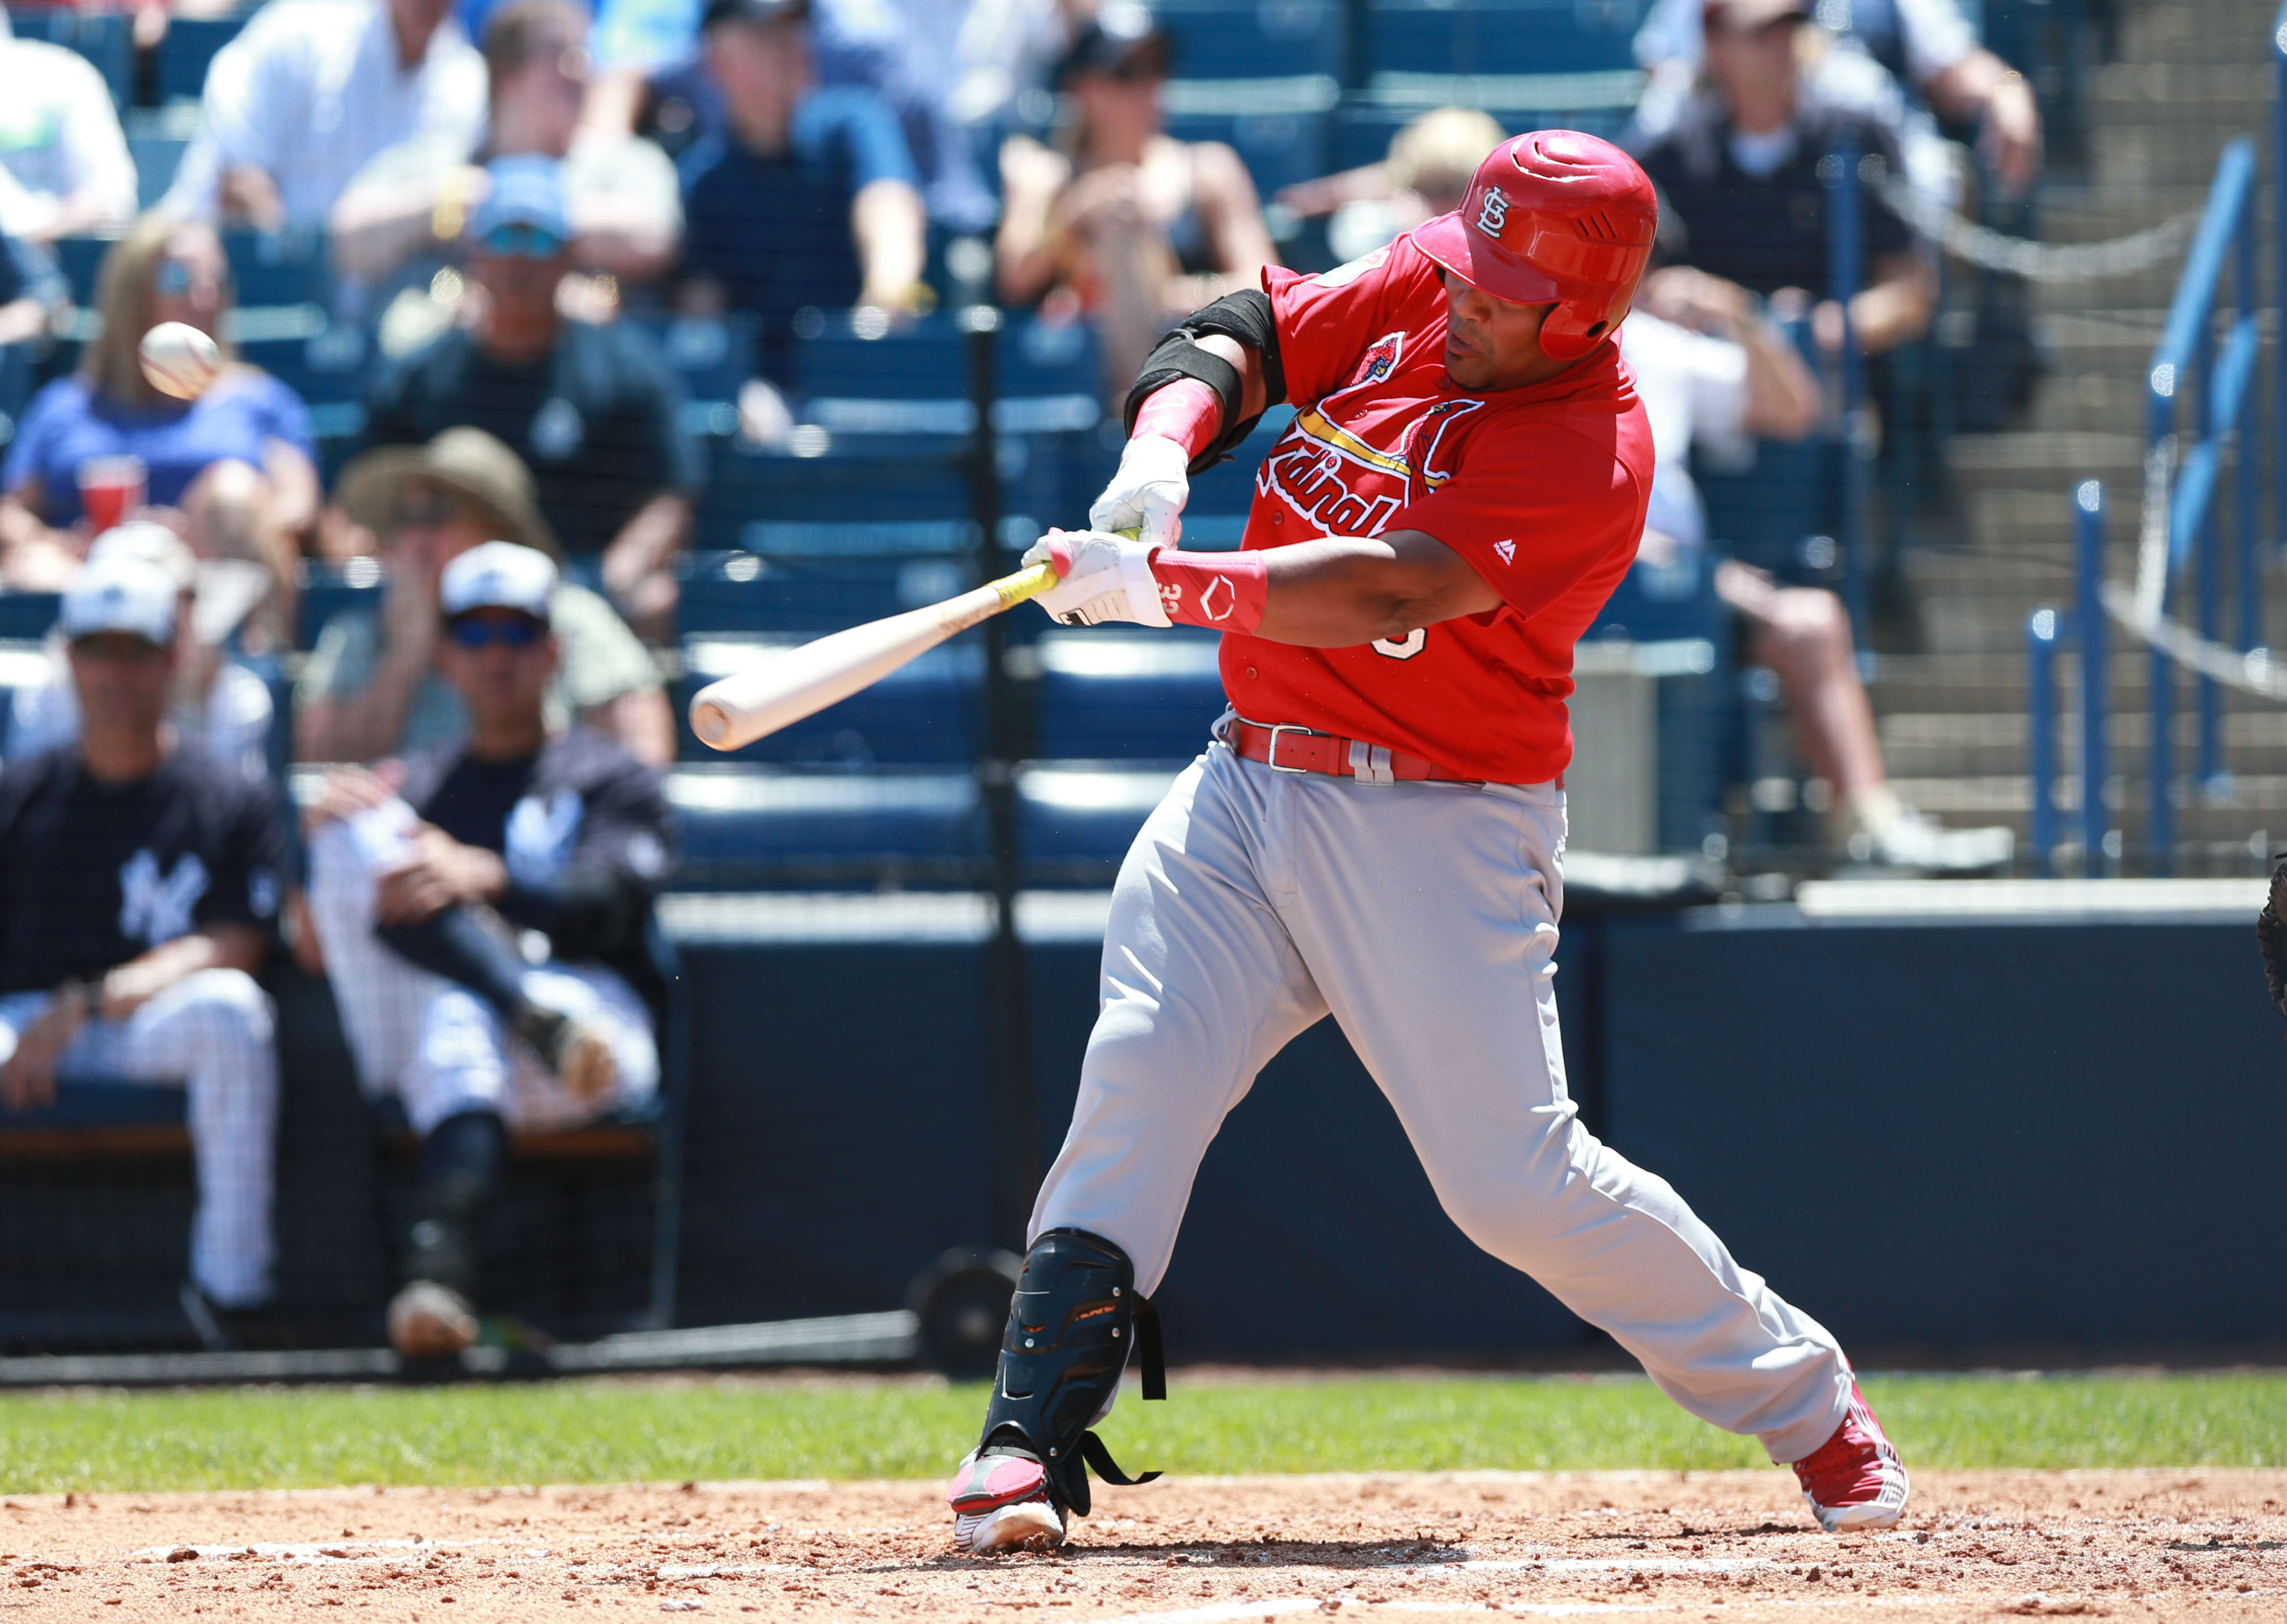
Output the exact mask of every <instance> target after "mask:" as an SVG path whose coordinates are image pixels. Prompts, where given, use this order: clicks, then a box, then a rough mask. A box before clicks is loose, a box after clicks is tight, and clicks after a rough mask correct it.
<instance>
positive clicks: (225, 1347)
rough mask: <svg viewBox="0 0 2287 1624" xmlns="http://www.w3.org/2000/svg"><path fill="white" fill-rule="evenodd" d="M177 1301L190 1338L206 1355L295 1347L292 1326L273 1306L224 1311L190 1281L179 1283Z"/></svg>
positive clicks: (266, 1304)
mask: <svg viewBox="0 0 2287 1624" xmlns="http://www.w3.org/2000/svg"><path fill="white" fill-rule="evenodd" d="M177 1300H178V1302H180V1303H181V1304H182V1306H183V1318H184V1319H186V1320H188V1321H190V1326H191V1335H194V1336H195V1337H197V1338H198V1342H199V1346H200V1347H201V1348H202V1349H204V1350H205V1351H207V1352H209V1353H245V1352H249V1351H255V1350H270V1349H277V1348H291V1347H293V1346H295V1345H296V1340H297V1339H296V1338H295V1336H294V1335H293V1327H292V1325H291V1323H290V1321H289V1320H288V1319H285V1318H284V1317H282V1316H281V1314H280V1313H279V1311H278V1306H277V1304H276V1303H256V1304H255V1305H254V1306H252V1307H250V1308H226V1307H224V1306H223V1305H222V1304H221V1303H218V1302H216V1301H215V1300H214V1299H213V1298H212V1297H210V1296H209V1295H207V1294H206V1293H205V1292H204V1291H202V1290H201V1289H200V1288H199V1287H198V1285H197V1283H196V1282H194V1281H191V1280H185V1281H184V1282H183V1287H182V1290H181V1292H180V1293H179V1294H178V1298H177Z"/></svg>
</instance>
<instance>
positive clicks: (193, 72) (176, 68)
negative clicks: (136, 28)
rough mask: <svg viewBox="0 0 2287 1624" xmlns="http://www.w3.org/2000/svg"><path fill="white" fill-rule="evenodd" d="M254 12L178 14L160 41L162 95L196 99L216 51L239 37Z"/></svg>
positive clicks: (169, 98)
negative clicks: (216, 14)
mask: <svg viewBox="0 0 2287 1624" xmlns="http://www.w3.org/2000/svg"><path fill="white" fill-rule="evenodd" d="M251 15H252V12H251V11H250V10H249V11H247V12H240V13H239V14H238V15H237V16H235V17H177V18H174V19H172V20H170V21H169V23H168V24H167V37H166V38H165V39H163V40H162V41H161V42H160V43H159V99H160V101H161V102H162V103H165V102H170V101H196V100H197V99H199V94H200V92H201V91H204V90H205V89H206V83H207V67H208V64H210V63H211V62H212V61H213V60H214V59H215V52H216V51H220V50H221V49H222V48H223V47H224V46H225V45H227V44H230V42H231V41H232V40H233V39H236V38H237V37H238V31H239V30H240V29H241V28H244V27H245V26H246V20H247V18H248V17H249V16H251Z"/></svg>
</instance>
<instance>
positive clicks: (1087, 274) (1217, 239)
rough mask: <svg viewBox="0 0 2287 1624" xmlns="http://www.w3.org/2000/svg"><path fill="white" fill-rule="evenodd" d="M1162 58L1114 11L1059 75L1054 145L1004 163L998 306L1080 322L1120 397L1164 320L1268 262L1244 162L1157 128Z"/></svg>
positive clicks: (1129, 17)
mask: <svg viewBox="0 0 2287 1624" xmlns="http://www.w3.org/2000/svg"><path fill="white" fill-rule="evenodd" d="M1170 50H1171V48H1170V45H1169V43H1168V39H1167V36H1166V35H1165V34H1163V33H1161V32H1160V31H1159V25H1158V24H1157V23H1156V22H1155V21H1154V20H1152V17H1151V13H1150V12H1147V11H1145V10H1144V8H1143V7H1142V6H1140V5H1136V4H1131V0H1111V3H1110V4H1106V5H1105V6H1104V8H1103V9H1102V10H1101V11H1099V12H1097V13H1096V20H1094V21H1093V22H1092V23H1090V24H1089V25H1088V27H1087V28H1085V29H1084V30H1082V32H1081V33H1080V37H1079V38H1078V39H1077V40H1075V41H1074V42H1073V44H1072V49H1071V50H1070V51H1067V52H1066V53H1065V55H1064V61H1063V62H1062V63H1061V64H1060V65H1059V66H1058V67H1057V69H1056V84H1057V87H1058V88H1059V89H1060V90H1062V91H1064V107H1065V109H1066V115H1065V120H1064V123H1063V125H1062V126H1061V127H1060V128H1059V129H1058V131H1056V136H1055V138H1054V145H1053V146H1050V147H1044V146H1042V145H1041V143H1040V142H1038V141H1035V140H1033V139H1032V138H1031V137H1029V136H1022V135H1019V136H1011V137H1010V138H1009V140H1008V142H1007V144H1006V145H1004V146H1003V147H1002V148H1001V186H1002V191H1003V198H1004V201H1003V206H1002V209H1001V234H1000V238H999V241H998V242H997V243H996V244H995V246H994V258H995V262H996V265H997V267H998V279H999V283H1000V289H1001V300H1002V302H1003V303H1006V304H1010V305H1032V304H1036V303H1037V304H1039V305H1041V306H1042V308H1043V309H1044V310H1046V311H1050V312H1054V311H1057V310H1062V311H1064V312H1066V313H1075V314H1078V313H1085V314H1086V315H1088V317H1089V319H1090V320H1092V321H1095V322H1096V328H1097V330H1098V332H1099V333H1100V334H1101V335H1102V337H1103V340H1104V376H1105V379H1106V382H1107V384H1108V385H1109V386H1110V387H1111V388H1112V390H1113V391H1114V392H1116V393H1120V394H1125V393H1126V392H1127V388H1128V380H1130V379H1131V378H1133V377H1134V376H1136V370H1137V368H1140V367H1141V366H1142V365H1143V362H1144V356H1145V354H1146V353H1149V352H1150V350H1151V346H1152V345H1154V344H1156V343H1158V342H1159V337H1160V335H1161V334H1163V333H1165V332H1166V331H1167V326H1168V324H1169V323H1170V322H1171V321H1174V320H1175V318H1176V317H1177V316H1179V315H1182V314H1183V313H1185V312H1187V311H1192V310H1197V309H1199V307H1200V306H1201V305H1207V304H1212V303H1213V302H1214V301H1215V300H1216V299H1218V298H1220V297H1223V295H1224V294H1226V293H1231V292H1234V291H1236V290H1238V289H1242V288H1252V287H1254V285H1255V282H1256V281H1257V279H1258V278H1259V277H1260V276H1261V275H1262V267H1263V265H1264V264H1265V263H1266V262H1268V261H1269V259H1270V230H1269V228H1268V227H1267V226H1264V225H1263V223H1262V204H1261V202H1260V201H1259V200H1258V199H1257V198H1256V196H1255V192H1254V180H1253V179H1252V178H1250V177H1249V176H1248V174H1247V172H1246V164H1244V163H1242V162H1240V161H1239V157H1238V154H1237V153H1235V152H1233V151H1232V150H1231V148H1230V147H1226V146H1224V145H1223V143H1222V142H1220V141H1192V142H1186V141H1178V140H1175V139H1173V138H1172V137H1170V136H1168V135H1167V132H1166V131H1164V130H1163V129H1162V128H1161V124H1162V123H1163V115H1162V113H1161V110H1160V106H1159V89H1160V86H1161V85H1162V84H1164V83H1166V82H1167V68H1168V64H1169V57H1170Z"/></svg>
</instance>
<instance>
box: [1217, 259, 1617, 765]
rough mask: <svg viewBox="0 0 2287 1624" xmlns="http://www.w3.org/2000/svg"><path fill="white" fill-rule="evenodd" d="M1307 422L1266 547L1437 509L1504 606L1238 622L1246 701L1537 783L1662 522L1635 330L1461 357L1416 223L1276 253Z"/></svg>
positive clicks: (1268, 516)
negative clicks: (1384, 240) (1341, 638)
mask: <svg viewBox="0 0 2287 1624" xmlns="http://www.w3.org/2000/svg"><path fill="white" fill-rule="evenodd" d="M1263 285H1264V287H1265V289H1267V291H1268V292H1269V293H1270V304H1271V308H1272V310H1273V311H1274V312H1275V313H1276V315H1277V319H1278V353H1279V358H1280V360H1281V361H1282V362H1283V363H1284V365H1285V368H1286V398H1287V399H1288V400H1292V401H1294V404H1295V408H1296V410H1295V416H1294V424H1293V426H1292V427H1290V428H1289V429H1288V430H1287V431H1286V433H1285V434H1284V435H1283V436H1281V437H1280V439H1279V440H1278V444H1277V446H1276V447H1274V448H1272V450H1271V453H1270V456H1269V457H1268V458H1267V459H1265V461H1264V462H1263V464H1262V469H1261V471H1259V472H1258V473H1257V474H1256V475H1255V479H1254V505H1253V507H1252V509H1251V510H1250V511H1249V512H1248V515H1247V520H1246V536H1245V539H1244V540H1243V541H1242V542H1241V543H1240V544H1241V545H1242V546H1244V547H1284V546H1286V545H1288V544H1289V543H1294V542H1302V541H1310V540H1313V539H1315V538H1317V537H1318V536H1322V535H1381V534H1382V533H1383V532H1384V531H1387V530H1419V531H1422V532H1424V533H1425V534H1427V535H1434V536H1436V538H1437V539H1438V540H1439V541H1441V542H1443V543H1444V544H1445V545H1446V546H1448V547H1451V548H1452V550H1453V551H1456V552H1458V553H1460V555H1461V556H1462V557H1463V558H1467V559H1468V561H1469V562H1470V564H1471V565H1473V566H1475V567H1476V571H1477V573H1478V574H1481V575H1483V576H1484V578H1485V580H1486V581H1487V582H1491V583H1492V586H1493V588H1494V590H1497V591H1498V592H1500V595H1501V598H1503V600H1504V602H1503V606H1501V607H1500V608H1498V609H1494V610H1492V611H1490V612H1488V613H1486V614H1473V615H1468V616H1466V617H1464V618H1462V619H1460V620H1452V621H1446V622H1443V623H1442V624H1440V625H1436V626H1431V627H1428V628H1425V629H1423V630H1417V631H1415V632H1413V634H1412V635H1411V636H1408V637H1405V638H1397V639H1387V640H1384V641H1381V642H1377V643H1373V644H1368V645H1366V646H1363V647H1358V648H1298V647H1296V646H1294V645H1292V644H1287V643H1273V642H1270V641H1268V640H1266V639H1264V638H1256V637H1247V636H1244V635H1242V634H1240V633H1238V632H1229V633H1226V634H1225V635H1224V637H1223V649H1222V661H1223V692H1224V693H1227V694H1229V695H1230V697H1231V704H1232V705H1233V706H1234V707H1236V708H1237V709H1238V713H1239V715H1241V716H1243V717H1248V718H1249V719H1251V720H1254V721H1258V722H1293V723H1299V724H1301V725H1303V726H1305V727H1312V728H1317V729H1318V730H1319V731H1320V732H1322V733H1338V734H1341V735H1342V736H1343V737H1345V738H1350V739H1363V740H1365V741H1368V742H1370V743H1373V744H1380V745H1383V746H1386V747H1388V748H1389V749H1396V750H1402V751H1405V752H1406V753H1408V754H1411V755H1415V756H1420V757H1427V758H1428V759H1429V760H1430V761H1433V762H1436V764H1438V765H1440V766H1442V767H1444V768H1445V769H1446V770H1447V771H1448V772H1456V773H1460V774H1461V775H1463V776H1465V777H1468V778H1482V779H1486V780H1491V781H1492V782H1496V783H1512V784H1537V783H1542V782H1545V781H1547V780H1550V779H1553V778H1555V777H1556V776H1557V774H1559V773H1560V772H1563V770H1564V766H1565V764H1566V763H1567V762H1569V761H1570V760H1571V758H1572V734H1571V728H1570V726H1569V725H1567V722H1566V719H1565V710H1564V701H1565V700H1566V699H1567V698H1568V697H1570V695H1571V692H1572V646H1573V644H1574V643H1576V642H1578V641H1579V638H1580V635H1581V633H1583V632H1584V631H1586V630H1587V629H1588V624H1589V622H1591V621H1593V620H1595V617H1596V612H1597V611H1598V610H1599V609H1601V608H1602V607H1603V606H1604V600H1605V599H1606V598H1610V596H1611V593H1612V589H1613V588H1614V587H1616V586H1618V584H1619V582H1620V578H1621V577H1622V576H1623V575H1625V574H1627V569H1628V565H1629V563H1630V562H1631V561H1632V560H1633V559H1634V558H1635V552H1636V545H1637V543H1638V542H1639V541H1640V540H1641V539H1642V535H1643V521H1644V505H1645V503H1647V502H1648V501H1649V500H1650V493H1651V476H1652V444H1651V428H1650V423H1649V422H1648V420H1647V419H1646V417H1645V415H1644V408H1643V404H1642V401H1640V400H1638V399H1637V398H1636V392H1635V386H1634V383H1633V382H1632V381H1631V380H1630V378H1629V376H1628V373H1627V369H1626V368H1625V367H1624V366H1623V365H1622V364H1621V362H1620V357H1619V350H1618V345H1611V344H1606V345H1601V346H1600V347H1599V348H1598V349H1597V350H1596V351H1595V353H1593V354H1591V355H1590V356H1589V357H1588V358H1587V359H1586V360H1582V361H1580V362H1579V364H1577V365H1576V366H1573V367H1571V368H1568V369H1567V370H1566V371H1564V372H1563V373H1560V374H1559V375H1558V376H1555V377H1554V378H1551V379H1549V380H1548V381H1547V382H1546V383H1541V384H1534V385H1532V386H1531V387H1530V388H1526V389H1509V390H1498V391H1494V392H1490V393H1485V394H1472V393H1470V392H1468V391H1465V390H1461V389H1458V388H1456V387H1454V385H1453V384H1452V382H1451V380H1449V379H1448V378H1447V377H1446V376H1445V359H1444V352H1445V289H1444V282H1443V281H1441V279H1440V275H1439V272H1438V267H1437V265H1436V264H1435V263H1434V262H1433V261H1431V260H1430V259H1429V258H1428V256H1427V255H1425V254H1423V253H1422V252H1421V251H1420V250H1419V249H1417V248H1416V247H1414V245H1413V240H1412V239H1411V238H1410V237H1400V238H1399V239H1398V240H1397V242H1394V243H1392V244H1390V246H1389V247H1388V248H1386V249H1381V250H1377V251H1375V252H1374V253H1372V254H1369V255H1367V256H1366V257H1365V258H1363V259H1360V260H1357V261H1354V262H1353V263H1351V264H1349V265H1343V266H1341V267H1340V268H1338V269H1336V270H1333V271H1328V272H1326V273H1325V274H1323V275H1319V276H1301V275H1297V274H1295V273H1294V272H1291V271H1284V270H1278V269H1275V268H1274V269H1271V270H1268V271H1265V272H1264V273H1263Z"/></svg>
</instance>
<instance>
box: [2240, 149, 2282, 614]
mask: <svg viewBox="0 0 2287 1624" xmlns="http://www.w3.org/2000/svg"><path fill="white" fill-rule="evenodd" d="M2274 162H2275V163H2276V162H2278V159H2277V158H2276V157H2275V158H2274ZM2237 281H2238V282H2239V313H2240V314H2241V315H2242V316H2243V317H2245V316H2251V315H2253V316H2259V313H2260V310H2261V306H2262V297H2263V296H2262V291H2261V289H2259V287H2258V286H2257V282H2256V274H2255V210H2254V208H2253V207H2252V203H2251V206H2250V207H2249V209H2248V210H2247V215H2246V218H2243V220H2241V221H2240V225H2239V273H2238V277H2237ZM2256 400H2257V394H2256V392H2255V391H2253V390H2250V391H2249V392H2248V395H2247V399H2246V400H2245V401H2244V402H2243V404H2242V406H2241V407H2240V423H2239V433H2238V435H2237V437H2236V439H2235V440H2233V442H2232V447H2233V455H2234V456H2236V457H2237V458H2238V459H2239V495H2238V497H2237V500H2236V502H2235V503H2234V505H2235V506H2236V508H2237V509H2238V510H2239V511H2238V515H2237V517H2238V519H2239V532H2238V538H2237V539H2238V543H2239V545H2238V548H2237V552H2238V557H2237V558H2236V560H2235V561H2234V563H2233V566H2232V575H2233V579H2234V582H2235V584H2236V586H2237V588H2238V590H2239V647H2240V652H2241V653H2242V654H2245V653H2247V652H2248V651H2249V650H2251V649H2256V648H2260V647H2261V646H2263V558H2262V553H2261V551H2260V549H2259V547H2258V546H2257V544H2256V538H2255V532H2256V527H2257V525H2258V524H2259V523H2260V522H2261V520H2260V519H2259V516H2258V510H2259V508H2260V507H2261V505H2262V502H2263V492H2262V488H2261V483H2260V481H2261V461H2260V458H2259V456H2258V455H2257V453H2256V449H2255V446H2256V442H2257V441H2258V440H2260V439H2262V438H2263V436H2262V434H2261V432H2260V425H2259V423H2258V421H2257V413H2256V404H2255V403H2256Z"/></svg>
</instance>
